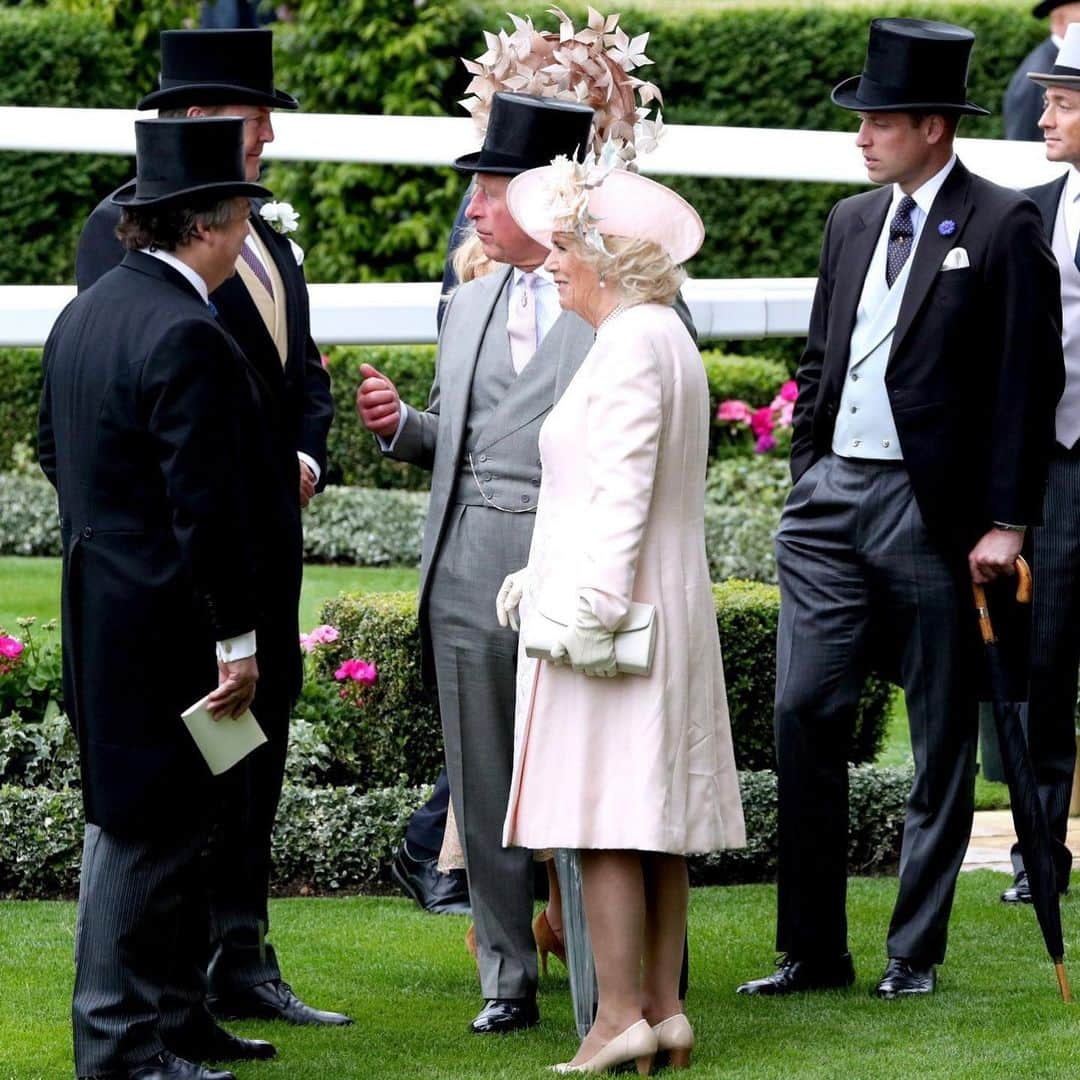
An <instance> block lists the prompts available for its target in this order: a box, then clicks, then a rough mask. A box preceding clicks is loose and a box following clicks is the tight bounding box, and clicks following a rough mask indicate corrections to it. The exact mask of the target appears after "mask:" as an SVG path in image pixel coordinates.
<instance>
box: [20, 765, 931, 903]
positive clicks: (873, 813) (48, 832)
mask: <svg viewBox="0 0 1080 1080" xmlns="http://www.w3.org/2000/svg"><path fill="white" fill-rule="evenodd" d="M849 782H850V791H851V795H850V811H851V812H850V835H849V839H848V862H849V867H850V870H851V873H853V874H880V873H889V872H890V871H891V870H892V869H893V867H894V866H895V864H896V860H897V857H898V855H899V851H900V837H901V833H902V830H903V822H904V810H905V806H906V801H907V795H908V791H909V790H910V787H911V772H910V770H903V769H879V768H874V767H873V766H869V765H864V766H852V767H851V768H850V770H849ZM739 786H740V789H741V791H742V800H743V813H744V815H745V818H746V827H747V846H746V847H745V848H740V849H737V850H733V851H723V852H717V853H715V854H712V855H706V856H699V857H695V858H694V859H692V860H691V861H690V874H691V880H692V881H693V883H694V884H696V885H726V884H734V883H745V882H754V881H768V880H771V879H772V877H773V876H774V874H775V871H776V860H777V837H776V816H777V810H776V777H775V775H774V774H773V773H771V772H741V773H739ZM429 793H430V788H427V787H409V786H398V787H390V788H381V789H377V790H373V791H367V792H360V791H359V790H358V789H357V788H355V787H329V788H328V787H322V788H309V787H303V786H299V785H295V784H286V785H285V788H284V790H283V791H282V795H281V804H280V808H279V810H278V817H277V825H276V827H275V830H274V842H273V859H274V878H273V882H272V887H273V889H274V891H275V892H277V893H287V894H293V895H295V894H297V893H299V894H306V893H310V892H320V893H332V892H340V891H342V890H348V891H368V890H371V889H380V888H382V887H384V886H386V885H388V884H389V883H390V873H389V867H390V861H391V859H392V858H393V855H394V852H395V851H396V850H397V849H398V847H400V845H401V841H402V838H403V837H404V834H405V827H406V824H407V823H408V820H409V816H410V815H411V814H412V812H413V810H415V809H416V808H417V807H418V806H420V805H421V804H422V803H423V802H424V801H425V800H426V799H427V797H428V794H429ZM82 830H83V818H82V799H81V796H80V794H79V792H77V791H52V790H50V789H49V788H43V787H37V788H18V787H13V786H10V785H8V786H4V787H0V896H3V897H6V898H10V899H20V900H31V899H48V898H56V897H71V896H74V895H75V893H76V892H77V890H78V884H79V867H80V863H81V859H82Z"/></svg>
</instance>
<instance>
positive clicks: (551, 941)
mask: <svg viewBox="0 0 1080 1080" xmlns="http://www.w3.org/2000/svg"><path fill="white" fill-rule="evenodd" d="M532 929H533V937H534V938H535V939H536V951H537V952H538V953H539V954H540V966H541V967H542V968H543V969H544V974H545V975H546V974H547V973H548V953H554V954H555V955H556V956H557V957H558V958H559V959H560V960H561V961H562V962H563V966H564V967H565V966H566V943H565V942H564V941H563V936H562V929H561V928H560V929H558V930H556V929H555V927H554V926H552V925H551V923H550V922H549V921H548V917H547V908H544V910H543V911H541V912H540V914H539V915H537V916H536V918H535V919H533V924H532Z"/></svg>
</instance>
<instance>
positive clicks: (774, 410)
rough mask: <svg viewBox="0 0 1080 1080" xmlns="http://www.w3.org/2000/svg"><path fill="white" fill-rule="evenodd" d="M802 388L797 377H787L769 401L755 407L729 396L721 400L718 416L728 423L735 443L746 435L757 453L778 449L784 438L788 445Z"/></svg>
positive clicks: (717, 411) (730, 437) (742, 440)
mask: <svg viewBox="0 0 1080 1080" xmlns="http://www.w3.org/2000/svg"><path fill="white" fill-rule="evenodd" d="M798 396H799V388H798V386H797V384H796V382H795V380H794V379H788V380H787V382H785V383H784V384H783V385H782V386H781V387H780V389H779V391H778V392H777V394H776V397H774V398H773V399H772V401H771V402H769V404H768V405H762V406H761V407H760V408H756V409H755V408H752V407H751V406H750V405H747V403H746V402H745V401H739V400H736V399H733V398H728V399H727V400H726V401H721V402H720V405H719V406H718V407H717V410H716V419H717V421H719V422H720V423H721V424H727V425H728V437H729V439H730V440H731V442H732V443H735V444H740V443H745V442H746V440H747V436H749V437H750V439H751V440H752V441H753V446H754V453H755V454H767V453H769V452H770V451H772V450H775V449H777V447H779V446H780V445H781V441H783V443H784V445H785V448H786V446H787V445H790V440H791V418H792V414H793V413H794V411H795V399H796V398H797V397H798Z"/></svg>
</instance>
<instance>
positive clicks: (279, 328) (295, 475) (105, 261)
mask: <svg viewBox="0 0 1080 1080" xmlns="http://www.w3.org/2000/svg"><path fill="white" fill-rule="evenodd" d="M159 82H160V88H159V89H158V90H156V91H154V92H153V93H151V94H148V95H147V96H146V97H144V98H143V99H142V100H141V101H140V102H139V108H140V109H150V108H157V109H159V115H169V116H178V117H183V116H189V117H198V116H207V115H229V116H239V117H241V118H242V119H243V121H244V155H245V157H244V160H245V167H246V171H247V177H248V179H249V180H251V181H255V180H257V179H258V178H259V172H260V167H261V158H262V151H263V147H264V145H265V144H266V143H267V142H270V141H271V140H272V139H273V137H274V131H273V126H272V123H271V111H272V110H273V109H275V108H284V109H295V108H296V107H297V102H296V99H295V98H293V97H291V96H290V95H288V94H286V93H285V92H284V91H282V90H278V89H276V88H275V87H274V61H273V41H272V34H271V32H270V31H269V30H166V31H165V32H164V33H163V34H162V35H161V75H160V78H159ZM259 206H260V203H259V202H256V203H255V204H254V205H253V207H252V210H253V212H252V215H251V234H250V235H249V237H248V239H247V241H246V243H245V246H244V249H243V251H242V252H241V257H240V258H238V259H237V264H236V270H237V272H236V274H235V275H234V276H233V277H231V278H230V279H229V280H228V281H226V282H224V283H223V284H222V285H221V286H220V288H218V289H216V290H215V291H214V294H213V297H212V299H213V301H214V304H215V306H216V307H217V309H218V312H219V315H220V318H221V321H222V323H223V324H224V325H225V327H226V328H227V329H228V331H229V333H230V334H231V335H232V336H233V338H234V339H235V341H236V343H237V344H238V345H239V346H240V348H241V349H242V350H243V352H244V355H245V356H247V358H248V359H249V360H250V361H251V363H252V364H253V366H254V367H255V368H256V369H257V370H258V371H259V373H260V374H261V375H262V377H263V379H264V380H265V381H266V383H267V384H268V385H269V386H270V388H271V389H272V392H273V394H274V398H275V401H276V407H277V408H278V410H279V411H280V413H281V417H282V421H283V423H284V425H285V428H286V431H287V432H288V437H289V438H290V440H291V441H292V446H293V449H294V451H295V453H294V455H293V458H292V460H291V461H289V462H287V463H286V466H285V468H286V476H285V477H283V478H282V479H287V482H288V483H290V484H291V485H292V488H293V490H294V491H297V492H298V493H299V494H298V500H299V506H301V507H303V506H306V505H307V503H308V501H309V500H310V499H311V497H312V496H313V495H314V493H315V492H316V491H317V490H319V489H320V488H321V486H322V482H323V480H324V478H325V475H326V438H327V432H328V431H329V428H330V422H331V419H332V418H333V412H334V408H333V401H332V398H331V396H330V380H329V377H328V375H327V373H326V372H325V370H324V369H323V366H322V362H321V360H320V356H319V350H318V349H317V348H316V346H315V344H314V342H313V341H312V340H311V330H310V315H309V309H308V294H307V283H306V281H305V280H304V272H303V270H302V269H301V266H300V260H301V259H302V252H301V250H300V248H299V247H298V246H296V244H295V243H294V242H293V241H291V240H290V239H289V238H288V236H286V235H285V234H283V233H279V232H277V231H275V229H274V228H272V227H271V226H270V225H269V224H268V223H267V222H266V221H265V220H263V218H262V217H261V216H260V214H259V213H258V209H259ZM118 215H119V211H118V208H117V207H115V206H114V205H113V204H112V203H111V202H110V200H109V199H108V198H106V199H105V200H103V201H102V203H101V204H100V205H99V206H98V207H97V208H96V209H95V210H94V212H93V213H92V214H91V215H90V218H89V220H88V221H87V223H86V225H85V226H84V228H83V232H82V236H81V237H80V238H79V246H78V251H77V254H76V259H75V276H76V280H77V283H78V286H79V288H80V290H81V289H85V288H87V287H89V286H90V285H92V284H93V283H94V282H95V281H96V280H97V279H98V278H99V277H100V276H101V275H102V274H103V273H105V271H106V270H108V269H110V268H111V267H113V266H115V265H116V263H117V262H119V260H120V257H121V255H122V254H123V252H122V249H121V247H120V245H119V243H118V242H117V240H116V224H117V220H118ZM299 600H300V573H299V572H296V573H290V574H289V575H287V577H285V578H283V579H282V581H280V582H278V583H277V584H276V585H275V603H276V605H277V607H278V610H279V612H280V615H281V618H282V620H283V622H284V624H286V625H288V626H289V627H290V628H295V627H296V626H297V608H298V605H299ZM297 636H298V634H297ZM300 680H301V667H300V653H299V645H298V643H297V647H296V650H295V656H293V655H290V656H289V657H288V660H287V662H286V663H284V664H282V665H281V666H280V667H279V668H276V669H275V670H272V671H271V670H266V669H264V671H263V678H262V679H261V681H260V683H259V698H258V702H257V711H258V716H259V720H260V722H261V723H262V725H263V727H264V728H265V730H266V734H267V736H268V738H269V741H268V743H267V744H266V745H265V746H263V747H261V748H260V749H259V750H258V751H256V752H255V753H254V754H252V755H251V757H250V758H249V759H247V760H246V761H244V762H243V763H242V764H241V765H239V766H238V767H237V768H236V769H234V770H232V771H231V772H230V773H229V774H227V775H226V776H225V777H223V778H222V783H221V784H219V791H218V796H219V799H220V802H221V811H220V813H219V815H218V819H217V825H218V827H217V829H216V831H215V834H214V841H215V842H214V844H213V846H212V848H211V853H212V857H213V862H214V866H213V872H212V875H211V880H210V886H211V889H212V892H211V897H210V900H211V935H212V955H211V959H210V991H211V1006H212V1007H213V1008H214V1009H215V1011H216V1012H218V1013H219V1015H222V1016H226V1017H229V1018H240V1017H252V1016H254V1017H263V1018H268V1019H273V1018H280V1019H284V1020H288V1021H290V1022H292V1023H298V1024H343V1023H347V1022H348V1017H346V1016H343V1015H342V1014H341V1013H334V1012H325V1011H322V1010H319V1009H313V1008H311V1007H309V1006H308V1005H306V1004H305V1003H304V1002H303V1001H301V1000H299V998H297V996H296V995H295V994H294V993H293V992H292V989H291V988H290V986H289V984H288V983H286V982H284V981H283V980H282V977H281V970H280V967H279V965H278V960H277V955H276V953H275V951H274V948H273V946H272V945H270V944H269V943H268V942H267V941H266V936H267V930H268V922H269V920H268V912H267V902H266V898H267V891H268V887H269V880H270V841H271V834H272V831H273V826H274V819H275V817H276V814H277V807H278V799H279V797H280V794H281V785H282V782H283V778H284V770H285V753H286V749H287V743H288V733H289V714H290V711H291V707H292V702H293V701H294V699H295V697H296V694H297V693H298V692H299V688H300Z"/></svg>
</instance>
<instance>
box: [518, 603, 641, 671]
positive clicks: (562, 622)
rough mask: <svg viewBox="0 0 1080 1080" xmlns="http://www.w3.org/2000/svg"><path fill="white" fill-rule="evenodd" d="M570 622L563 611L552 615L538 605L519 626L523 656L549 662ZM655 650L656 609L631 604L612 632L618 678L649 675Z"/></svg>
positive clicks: (544, 607) (548, 610)
mask: <svg viewBox="0 0 1080 1080" xmlns="http://www.w3.org/2000/svg"><path fill="white" fill-rule="evenodd" d="M571 621H572V620H571V618H570V617H569V616H568V615H567V613H566V612H565V611H563V610H560V611H559V612H558V613H557V614H555V613H553V612H552V610H551V609H550V608H548V607H547V605H540V604H537V605H536V606H535V607H534V608H533V609H532V610H531V611H530V612H529V615H528V617H527V618H526V619H525V620H524V622H523V623H522V624H521V637H522V639H523V640H524V642H525V655H526V656H531V657H532V658H533V659H534V660H550V659H551V650H552V648H554V646H555V643H556V642H558V641H560V640H561V639H562V636H563V634H565V633H566V628H567V627H568V626H569V625H570V623H571ZM655 649H656V608H655V607H654V606H653V605H652V604H635V603H631V605H630V610H629V612H627V615H626V618H625V619H624V620H623V624H622V626H620V627H619V629H618V630H616V631H615V668H616V670H617V671H618V672H619V674H620V675H648V674H649V672H650V671H651V670H652V662H653V652H654V650H655Z"/></svg>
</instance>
